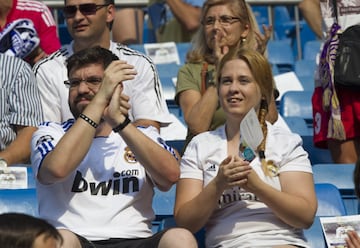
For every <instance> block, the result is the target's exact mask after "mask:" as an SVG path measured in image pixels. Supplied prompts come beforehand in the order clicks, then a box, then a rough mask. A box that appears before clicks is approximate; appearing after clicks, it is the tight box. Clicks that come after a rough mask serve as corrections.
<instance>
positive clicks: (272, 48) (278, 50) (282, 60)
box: [267, 40, 295, 73]
mask: <svg viewBox="0 0 360 248" xmlns="http://www.w3.org/2000/svg"><path fill="white" fill-rule="evenodd" d="M290 42H291V41H290V40H270V41H269V42H268V44H267V51H268V59H269V62H270V63H271V64H272V65H276V66H277V67H278V69H279V72H280V73H284V72H289V71H293V70H294V64H295V57H294V54H293V51H292V48H291V44H290Z"/></svg>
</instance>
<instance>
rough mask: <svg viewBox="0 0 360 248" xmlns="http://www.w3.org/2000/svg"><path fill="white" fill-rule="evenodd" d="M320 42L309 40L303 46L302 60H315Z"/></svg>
mask: <svg viewBox="0 0 360 248" xmlns="http://www.w3.org/2000/svg"><path fill="white" fill-rule="evenodd" d="M321 44H322V42H321V40H311V41H308V42H306V43H305V44H304V59H305V60H316V56H317V54H318V53H320V47H321Z"/></svg>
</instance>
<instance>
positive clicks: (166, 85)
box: [156, 63, 180, 100]
mask: <svg viewBox="0 0 360 248" xmlns="http://www.w3.org/2000/svg"><path fill="white" fill-rule="evenodd" d="M156 68H157V70H158V73H159V77H160V81H161V85H162V88H163V92H164V95H165V99H166V100H173V99H174V97H175V84H174V81H173V79H175V80H176V78H177V73H178V71H179V69H180V65H178V64H176V63H169V64H157V65H156Z"/></svg>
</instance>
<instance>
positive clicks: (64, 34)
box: [58, 23, 72, 45]
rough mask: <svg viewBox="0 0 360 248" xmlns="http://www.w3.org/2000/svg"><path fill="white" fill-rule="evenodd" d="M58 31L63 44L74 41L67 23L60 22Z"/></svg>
mask: <svg viewBox="0 0 360 248" xmlns="http://www.w3.org/2000/svg"><path fill="white" fill-rule="evenodd" d="M58 31H59V38H60V43H61V45H66V44H69V43H70V42H71V41H72V37H71V35H70V34H69V31H68V29H67V26H66V23H63V24H59V25H58Z"/></svg>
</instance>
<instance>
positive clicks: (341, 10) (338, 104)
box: [300, 0, 360, 163]
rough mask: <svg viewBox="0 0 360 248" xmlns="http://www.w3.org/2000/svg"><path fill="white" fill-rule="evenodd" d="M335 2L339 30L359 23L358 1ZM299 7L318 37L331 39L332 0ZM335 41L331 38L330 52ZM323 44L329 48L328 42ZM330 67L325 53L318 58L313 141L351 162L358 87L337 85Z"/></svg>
mask: <svg viewBox="0 0 360 248" xmlns="http://www.w3.org/2000/svg"><path fill="white" fill-rule="evenodd" d="M336 2H337V13H338V24H339V25H340V27H341V29H342V30H345V29H346V28H347V27H350V26H352V25H355V24H359V23H360V8H359V7H360V3H359V1H345V0H338V1H336ZM300 9H301V11H302V13H303V14H304V16H308V17H309V18H306V20H307V21H308V22H309V25H310V26H311V27H312V28H313V30H314V32H316V34H317V35H318V36H319V37H323V38H324V39H325V40H326V41H330V40H331V39H333V36H334V35H335V33H336V32H335V31H332V25H333V23H335V22H336V19H335V12H334V9H335V6H333V1H328V0H303V1H302V2H301V3H300ZM331 31H332V32H331ZM335 40H337V39H336V38H335ZM336 44H337V43H336V42H331V50H332V53H333V51H335V48H336ZM324 47H325V48H326V49H330V48H329V47H330V45H326V46H324ZM319 52H320V51H319ZM324 63H326V64H324ZM327 68H329V69H327ZM330 68H331V69H330ZM333 68H334V61H333V60H330V59H329V60H328V59H327V58H326V56H324V57H322V58H321V59H320V64H319V66H318V70H317V73H316V75H315V90H314V93H313V97H312V106H313V113H314V118H313V119H314V123H313V126H314V144H315V146H316V147H320V148H324V149H329V150H330V153H331V156H332V160H333V161H334V162H335V163H355V162H356V161H357V160H358V159H359V157H360V129H359V128H358V126H359V125H360V107H359V106H360V105H359V104H360V94H359V91H358V90H353V89H351V88H347V87H344V86H341V85H337V84H336V82H334V80H333V71H334V70H333Z"/></svg>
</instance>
